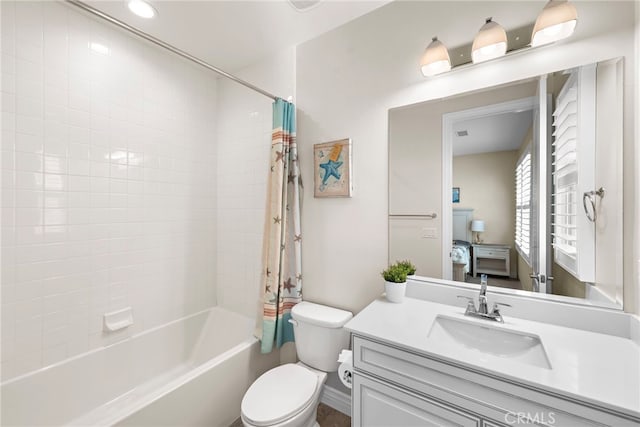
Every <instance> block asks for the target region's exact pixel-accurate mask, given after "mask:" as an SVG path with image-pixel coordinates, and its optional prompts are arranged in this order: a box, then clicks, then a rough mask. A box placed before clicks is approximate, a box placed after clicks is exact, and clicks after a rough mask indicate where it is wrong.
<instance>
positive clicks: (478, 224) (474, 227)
mask: <svg viewBox="0 0 640 427" xmlns="http://www.w3.org/2000/svg"><path fill="white" fill-rule="evenodd" d="M471 231H472V232H475V233H476V241H475V243H482V240H480V233H482V232H483V231H484V221H483V220H481V219H474V220H473V221H471Z"/></svg>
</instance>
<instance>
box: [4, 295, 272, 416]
mask: <svg viewBox="0 0 640 427" xmlns="http://www.w3.org/2000/svg"><path fill="white" fill-rule="evenodd" d="M253 326H254V322H253V319H249V318H247V317H244V316H241V315H239V314H236V313H233V312H230V311H227V310H225V309H222V308H219V307H214V308H212V309H209V310H206V311H203V312H200V313H197V314H194V315H191V316H188V317H185V318H183V319H180V320H177V321H174V322H171V323H168V324H166V325H163V326H160V327H157V328H154V329H152V330H149V331H145V332H143V333H140V334H138V335H134V336H132V337H131V338H129V339H127V340H125V341H121V342H119V343H117V344H113V345H111V346H108V347H103V348H100V349H97V350H94V351H91V352H88V353H85V354H82V355H79V356H77V357H74V358H71V359H68V360H65V361H63V362H61V363H58V364H55V365H52V366H49V367H46V368H44V369H40V370H38V371H36V372H33V373H30V374H27V375H24V376H21V377H18V378H15V379H11V380H9V381H7V382H5V383H3V384H2V386H1V393H2V394H1V396H2V412H1V424H2V426H45V425H48V426H61V425H67V426H181V427H182V426H185V427H186V426H229V425H230V424H231V423H232V422H233V421H234V420H235V419H237V418H238V417H239V416H240V402H241V400H242V396H243V395H244V392H245V391H246V390H247V388H248V387H249V386H250V385H251V383H252V382H253V381H254V380H255V379H256V378H257V377H258V376H259V375H260V374H261V373H263V372H265V371H266V370H268V369H270V368H271V367H273V366H277V365H278V363H279V355H278V353H277V352H274V353H272V354H269V355H261V354H260V345H259V342H258V341H257V340H256V339H255V338H253V337H252V330H253Z"/></svg>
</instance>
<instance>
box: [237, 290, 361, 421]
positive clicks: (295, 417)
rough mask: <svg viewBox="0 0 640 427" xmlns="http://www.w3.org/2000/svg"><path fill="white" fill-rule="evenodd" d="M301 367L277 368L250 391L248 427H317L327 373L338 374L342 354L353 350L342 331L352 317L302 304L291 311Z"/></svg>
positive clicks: (244, 415) (245, 405) (244, 407)
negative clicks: (339, 358)
mask: <svg viewBox="0 0 640 427" xmlns="http://www.w3.org/2000/svg"><path fill="white" fill-rule="evenodd" d="M291 317H292V319H290V320H289V322H291V323H292V324H293V333H294V336H295V344H296V351H297V354H298V358H299V359H300V362H298V363H288V364H286V365H281V366H278V367H276V368H273V369H271V370H269V371H267V372H265V373H264V374H262V375H261V376H260V378H258V379H257V380H256V381H254V383H253V384H252V385H251V387H249V390H247V392H246V393H245V395H244V398H243V399H242V404H241V419H242V423H243V424H244V425H245V426H246V427H313V426H317V425H318V423H317V422H316V416H317V409H318V404H319V403H320V395H321V393H322V388H323V386H324V383H325V381H326V380H327V373H328V372H335V371H337V370H338V354H339V353H340V351H341V350H342V349H345V348H349V333H348V332H347V331H346V330H345V329H343V326H344V324H345V323H347V322H348V321H349V320H350V319H351V318H352V317H353V315H352V314H351V313H350V312H348V311H344V310H339V309H337V308H333V307H327V306H324V305H319V304H313V303H310V302H307V301H303V302H301V303H299V304H297V305H296V306H294V307H293V308H292V310H291Z"/></svg>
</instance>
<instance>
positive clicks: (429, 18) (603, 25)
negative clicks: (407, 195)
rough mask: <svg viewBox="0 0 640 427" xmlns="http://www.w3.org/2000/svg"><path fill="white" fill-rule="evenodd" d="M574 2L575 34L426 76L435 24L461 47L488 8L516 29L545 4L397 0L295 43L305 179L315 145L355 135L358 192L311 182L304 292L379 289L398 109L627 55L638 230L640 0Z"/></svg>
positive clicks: (360, 301) (633, 285) (630, 202)
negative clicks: (322, 189) (637, 6)
mask: <svg viewBox="0 0 640 427" xmlns="http://www.w3.org/2000/svg"><path fill="white" fill-rule="evenodd" d="M575 4H576V5H577V8H578V14H579V16H580V24H579V25H578V26H577V29H576V33H575V34H574V35H573V36H572V38H570V39H568V40H566V41H564V42H562V43H558V44H556V45H553V46H547V47H544V48H540V49H536V50H532V51H530V52H527V53H526V54H521V55H513V56H509V57H505V58H503V59H501V60H498V61H493V62H490V63H485V64H480V65H476V66H473V67H467V68H464V69H459V70H454V71H453V72H451V73H449V74H447V75H443V76H440V77H437V78H434V79H424V78H423V77H422V76H421V75H420V72H419V69H418V65H417V64H418V61H419V57H420V55H421V53H422V51H423V50H424V48H425V46H426V44H427V41H428V40H429V38H430V37H431V36H433V35H435V34H437V35H438V36H439V38H440V40H443V41H445V43H447V44H448V45H449V46H452V47H455V46H458V45H462V44H465V43H470V42H471V40H472V38H473V35H474V33H475V30H474V29H475V28H477V27H479V26H480V25H481V23H482V22H483V20H484V18H485V17H486V16H489V15H492V14H493V15H494V16H495V14H496V13H495V12H497V11H500V23H501V24H502V25H504V26H505V27H507V28H515V27H518V26H520V25H523V24H526V23H530V22H531V21H533V20H534V19H535V17H536V16H537V14H538V13H539V11H540V9H541V8H542V6H543V2H465V3H464V4H462V3H461V2H454V3H447V2H394V3H391V4H389V5H386V6H384V7H382V8H380V9H378V10H376V11H374V12H372V13H370V14H368V15H365V16H363V17H361V18H360V19H357V20H355V21H352V22H351V23H349V24H347V25H345V26H342V27H340V28H338V29H336V30H333V31H331V32H328V33H326V34H324V35H322V36H320V37H318V38H316V39H314V40H311V41H309V42H306V43H304V44H302V45H300V46H299V47H298V50H297V95H298V107H299V109H300V113H299V120H298V125H299V127H298V134H299V143H300V149H301V155H300V157H301V161H302V169H303V178H304V179H305V180H306V181H307V182H310V180H311V179H312V178H313V175H312V171H311V168H312V162H311V154H310V153H311V147H312V145H313V144H315V143H319V142H323V141H330V140H334V139H338V138H344V137H350V138H352V139H353V151H354V164H353V174H354V196H353V198H351V199H313V198H312V193H311V192H310V191H311V190H310V187H309V188H307V189H306V190H305V191H306V196H307V199H306V201H305V208H304V211H303V233H304V234H305V237H306V240H305V242H306V245H305V251H304V255H303V265H304V275H305V285H304V286H305V290H304V292H305V298H307V299H310V300H312V301H317V302H321V303H326V304H331V305H335V306H337V307H343V308H347V309H351V310H354V311H358V310H360V309H362V308H363V307H364V306H366V305H367V304H368V303H369V302H370V301H371V300H373V299H374V298H376V297H377V296H379V295H380V293H381V291H382V281H381V279H380V278H379V275H378V272H379V271H380V270H381V269H382V268H383V267H384V266H385V265H386V262H387V248H388V239H387V236H386V233H387V214H388V207H387V202H388V196H387V175H388V164H387V161H388V156H387V148H388V145H387V136H388V125H387V122H388V110H389V109H390V108H394V107H399V106H403V105H407V104H414V103H418V102H422V101H426V100H433V99H439V98H443V97H447V96H451V95H454V94H459V93H464V92H468V91H473V90H477V89H480V88H482V87H487V86H493V85H497V84H502V83H507V82H511V81H515V80H520V79H525V78H530V77H533V76H537V75H539V74H542V73H546V72H549V71H556V70H560V69H566V68H570V67H573V66H577V65H582V64H585V63H590V62H596V61H600V60H604V59H609V58H612V57H616V56H621V55H622V56H626V57H627V60H626V61H625V76H627V78H626V81H625V95H626V96H625V147H624V150H625V153H626V154H625V158H624V159H625V160H624V171H625V184H626V183H629V185H626V186H625V205H624V210H625V213H628V215H625V220H624V221H625V223H624V227H625V230H629V231H630V233H631V231H632V230H634V229H635V226H634V218H635V216H634V207H635V206H636V198H637V196H636V192H637V191H636V186H635V182H636V180H635V179H634V178H635V176H634V172H633V171H634V166H635V160H634V159H635V158H636V145H637V144H636V140H635V139H634V135H633V126H634V123H635V119H634V118H635V117H636V116H635V115H634V106H633V98H634V96H633V95H631V94H632V93H634V85H635V84H637V77H636V78H635V79H634V78H633V77H631V76H636V75H637V73H636V72H635V58H634V45H633V42H634V34H635V33H634V31H635V30H634V27H633V26H634V24H635V22H634V4H633V3H631V2H616V3H610V2H575ZM453 15H455V16H456V20H455V24H454V23H453V22H452V19H451V16H453ZM389 23H396V25H389ZM434 185H437V184H434ZM438 203H439V201H435V202H434V203H433V204H434V205H437V204H438ZM627 236H628V237H627V238H626V240H625V247H624V251H625V254H626V258H625V265H624V271H625V273H624V281H625V310H627V311H630V312H637V311H638V310H639V309H640V306H636V305H635V304H634V303H635V301H636V300H637V297H636V296H635V295H636V293H637V288H638V282H637V276H636V275H634V274H633V273H634V271H633V268H634V267H633V263H634V262H633V258H632V254H633V252H632V250H633V247H634V241H635V240H637V239H634V238H633V237H632V236H633V234H628V235H627Z"/></svg>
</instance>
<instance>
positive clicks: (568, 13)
mask: <svg viewBox="0 0 640 427" xmlns="http://www.w3.org/2000/svg"><path fill="white" fill-rule="evenodd" d="M577 23H578V11H577V10H576V8H575V6H574V5H572V4H571V3H569V1H567V0H549V3H547V5H546V6H545V7H544V9H542V12H540V15H538V19H536V24H535V26H534V27H533V34H532V35H531V46H533V47H536V46H542V45H545V44H549V43H553V42H555V41H558V40H562V39H564V38H567V37H569V36H570V35H571V34H573V31H574V30H575V28H576V24H577Z"/></svg>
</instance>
